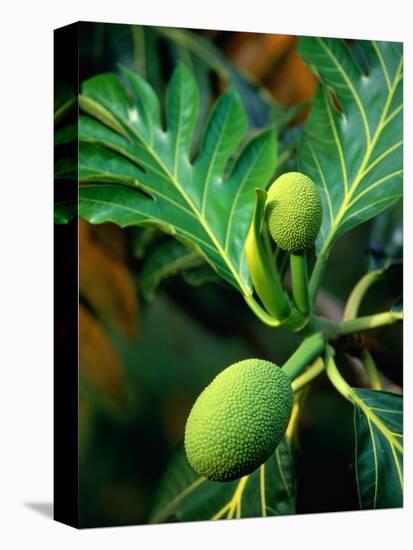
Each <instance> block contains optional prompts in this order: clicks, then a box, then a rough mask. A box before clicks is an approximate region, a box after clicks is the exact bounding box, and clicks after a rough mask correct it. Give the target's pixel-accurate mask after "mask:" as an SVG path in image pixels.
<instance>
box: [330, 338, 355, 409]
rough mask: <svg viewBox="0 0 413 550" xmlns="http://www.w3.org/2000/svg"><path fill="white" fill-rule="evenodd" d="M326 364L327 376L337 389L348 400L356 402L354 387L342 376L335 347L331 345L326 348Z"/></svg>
mask: <svg viewBox="0 0 413 550" xmlns="http://www.w3.org/2000/svg"><path fill="white" fill-rule="evenodd" d="M325 365H326V372H327V376H328V378H329V379H330V382H331V383H332V384H333V386H334V387H335V388H336V390H337V391H338V392H339V393H341V395H342V396H343V397H345V398H346V399H347V400H348V401H350V402H351V403H353V404H354V392H353V389H352V388H351V387H350V386H349V385H348V384H347V382H346V381H345V380H344V378H343V377H342V376H341V374H340V372H339V370H338V368H337V365H336V362H335V361H334V358H333V349H332V348H331V347H330V346H327V348H326V356H325Z"/></svg>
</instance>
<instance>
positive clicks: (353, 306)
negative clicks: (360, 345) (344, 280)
mask: <svg viewBox="0 0 413 550" xmlns="http://www.w3.org/2000/svg"><path fill="white" fill-rule="evenodd" d="M383 272H384V270H383V269H377V270H375V271H370V272H369V273H366V274H365V275H364V276H363V277H362V278H361V279H360V280H359V282H358V283H357V284H356V286H355V287H354V288H353V290H352V291H351V294H350V296H349V298H348V300H347V303H346V307H345V308H344V314H343V319H344V320H349V319H354V318H355V317H356V316H357V313H358V310H359V308H360V305H361V302H362V300H363V298H364V296H365V295H366V292H367V291H368V289H369V288H370V287H371V286H372V285H373V284H374V283H375V282H376V281H378V280H379V279H380V277H381V276H382V275H383Z"/></svg>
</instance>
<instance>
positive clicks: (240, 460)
mask: <svg viewBox="0 0 413 550" xmlns="http://www.w3.org/2000/svg"><path fill="white" fill-rule="evenodd" d="M293 402H294V393H293V390H292V388H291V384H290V381H289V379H288V377H287V376H286V374H285V373H284V371H283V370H282V369H280V368H279V367H277V366H276V365H274V364H273V363H270V362H269V361H263V360H260V359H247V360H245V361H240V362H239V363H235V364H233V365H231V366H229V367H227V368H226V369H224V370H223V371H222V372H220V373H219V374H218V375H217V376H216V377H215V378H214V380H213V381H212V382H211V383H210V384H209V386H207V387H206V388H205V389H204V391H203V392H202V393H201V394H200V395H199V397H198V399H197V400H196V401H195V404H194V405H193V407H192V410H191V412H190V414H189V417H188V420H187V423H186V428H185V449H186V454H187V458H188V460H189V463H190V464H191V465H192V467H193V468H194V469H195V470H196V471H197V472H198V473H199V474H200V475H201V476H203V477H205V478H207V479H210V480H213V481H231V480H233V479H237V478H239V477H242V476H244V475H247V474H249V473H251V472H253V471H254V470H255V469H256V468H258V467H259V466H260V465H261V464H263V463H264V462H265V461H266V460H267V459H268V458H269V457H270V456H271V454H272V453H273V452H274V451H275V449H276V448H277V446H278V444H279V443H280V441H281V439H282V437H283V435H284V433H285V431H286V429H287V426H288V422H289V419H290V416H291V410H292V406H293Z"/></svg>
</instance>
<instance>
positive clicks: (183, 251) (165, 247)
mask: <svg viewBox="0 0 413 550" xmlns="http://www.w3.org/2000/svg"><path fill="white" fill-rule="evenodd" d="M202 263H204V262H203V260H202V258H201V257H200V256H199V255H198V254H197V253H196V252H194V251H193V250H191V249H190V248H188V247H187V246H185V245H184V244H182V243H180V242H179V241H176V240H174V239H170V240H168V241H165V242H162V243H161V244H160V245H158V246H157V247H155V249H153V250H151V252H150V253H149V254H148V256H147V259H146V261H145V265H144V268H143V270H142V272H141V275H140V279H139V281H140V286H141V289H142V292H143V294H144V296H145V297H146V298H149V299H151V298H153V297H154V295H155V291H156V289H157V288H158V286H159V285H160V283H161V282H162V281H163V280H164V279H167V278H168V277H171V276H173V275H176V274H177V273H180V272H181V271H182V270H184V269H188V268H190V267H196V266H199V265H200V264H202Z"/></svg>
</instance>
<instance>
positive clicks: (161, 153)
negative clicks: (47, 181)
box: [79, 65, 276, 295]
mask: <svg viewBox="0 0 413 550" xmlns="http://www.w3.org/2000/svg"><path fill="white" fill-rule="evenodd" d="M122 72H123V75H124V78H125V79H126V80H127V82H128V85H129V89H126V88H125V87H124V86H123V85H122V83H121V82H120V80H119V79H118V78H117V77H116V76H115V75H113V74H104V75H98V76H96V77H93V78H91V79H89V80H87V81H86V82H85V83H84V84H83V87H82V96H81V99H80V105H81V108H82V109H83V111H84V112H86V113H87V114H88V115H89V116H81V118H80V122H79V139H80V153H79V155H80V159H79V177H80V180H81V183H82V185H81V187H80V191H79V210H80V214H81V216H82V217H84V218H85V219H87V220H88V221H89V222H91V223H102V222H104V221H112V222H114V223H116V224H118V225H120V226H122V227H126V226H129V225H138V224H141V225H142V224H143V225H155V226H157V227H159V228H160V229H162V230H163V231H165V232H167V233H170V234H172V235H174V236H175V237H176V238H177V239H179V240H180V241H181V242H183V243H184V244H186V245H189V246H191V247H192V249H194V250H195V251H196V252H197V253H198V254H200V255H201V256H202V257H203V258H204V259H205V260H206V261H207V262H208V263H209V264H210V265H211V266H212V267H213V269H214V270H215V271H216V272H217V273H218V274H219V275H220V276H221V277H222V278H223V279H224V280H226V281H227V282H229V283H230V284H232V285H233V286H235V287H236V288H237V289H238V290H240V292H242V293H243V294H244V295H250V294H251V292H252V288H251V282H250V278H249V274H248V269H247V266H246V264H245V260H244V245H245V241H246V238H247V232H248V228H249V225H250V222H251V217H252V212H253V208H254V188H256V187H260V188H263V187H264V186H265V185H266V184H267V182H268V180H269V178H270V177H271V175H272V174H273V172H274V169H275V162H276V141H275V135H274V133H273V132H272V131H266V132H263V133H261V134H259V135H257V136H256V137H255V138H254V139H253V140H251V141H250V143H249V144H248V145H247V146H246V147H245V148H244V149H243V151H242V152H241V154H239V156H238V158H237V160H236V162H235V164H234V166H233V168H232V170H231V171H230V173H227V172H228V163H229V161H230V160H231V159H233V157H234V155H236V154H238V147H239V145H240V142H241V140H242V138H243V137H244V134H245V132H246V128H247V122H246V116H245V112H244V110H243V107H242V105H241V102H240V99H239V97H238V95H237V93H236V92H235V91H234V90H233V89H230V90H229V91H228V92H227V93H226V94H224V95H223V96H222V97H221V98H220V99H219V100H218V101H217V102H216V104H215V106H214V108H213V109H212V112H211V113H210V115H209V119H208V122H207V124H206V128H205V129H204V132H203V138H202V143H201V148H200V152H199V154H198V156H197V158H195V159H193V158H191V153H190V151H191V140H192V137H193V132H194V127H195V125H196V121H197V116H198V90H197V87H196V84H195V81H194V79H193V77H192V76H191V74H190V72H189V71H188V70H187V69H186V68H185V67H184V66H183V65H180V66H178V68H177V69H176V70H175V72H174V74H173V76H172V78H171V81H170V83H169V86H168V92H167V115H166V131H165V130H164V129H163V127H162V124H161V120H160V107H159V101H158V98H157V96H156V94H155V93H154V91H153V90H152V88H151V87H150V86H149V84H148V83H147V82H145V81H144V80H143V79H142V78H140V77H139V76H138V75H137V74H135V73H133V72H131V71H130V70H129V69H126V68H123V70H122Z"/></svg>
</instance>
